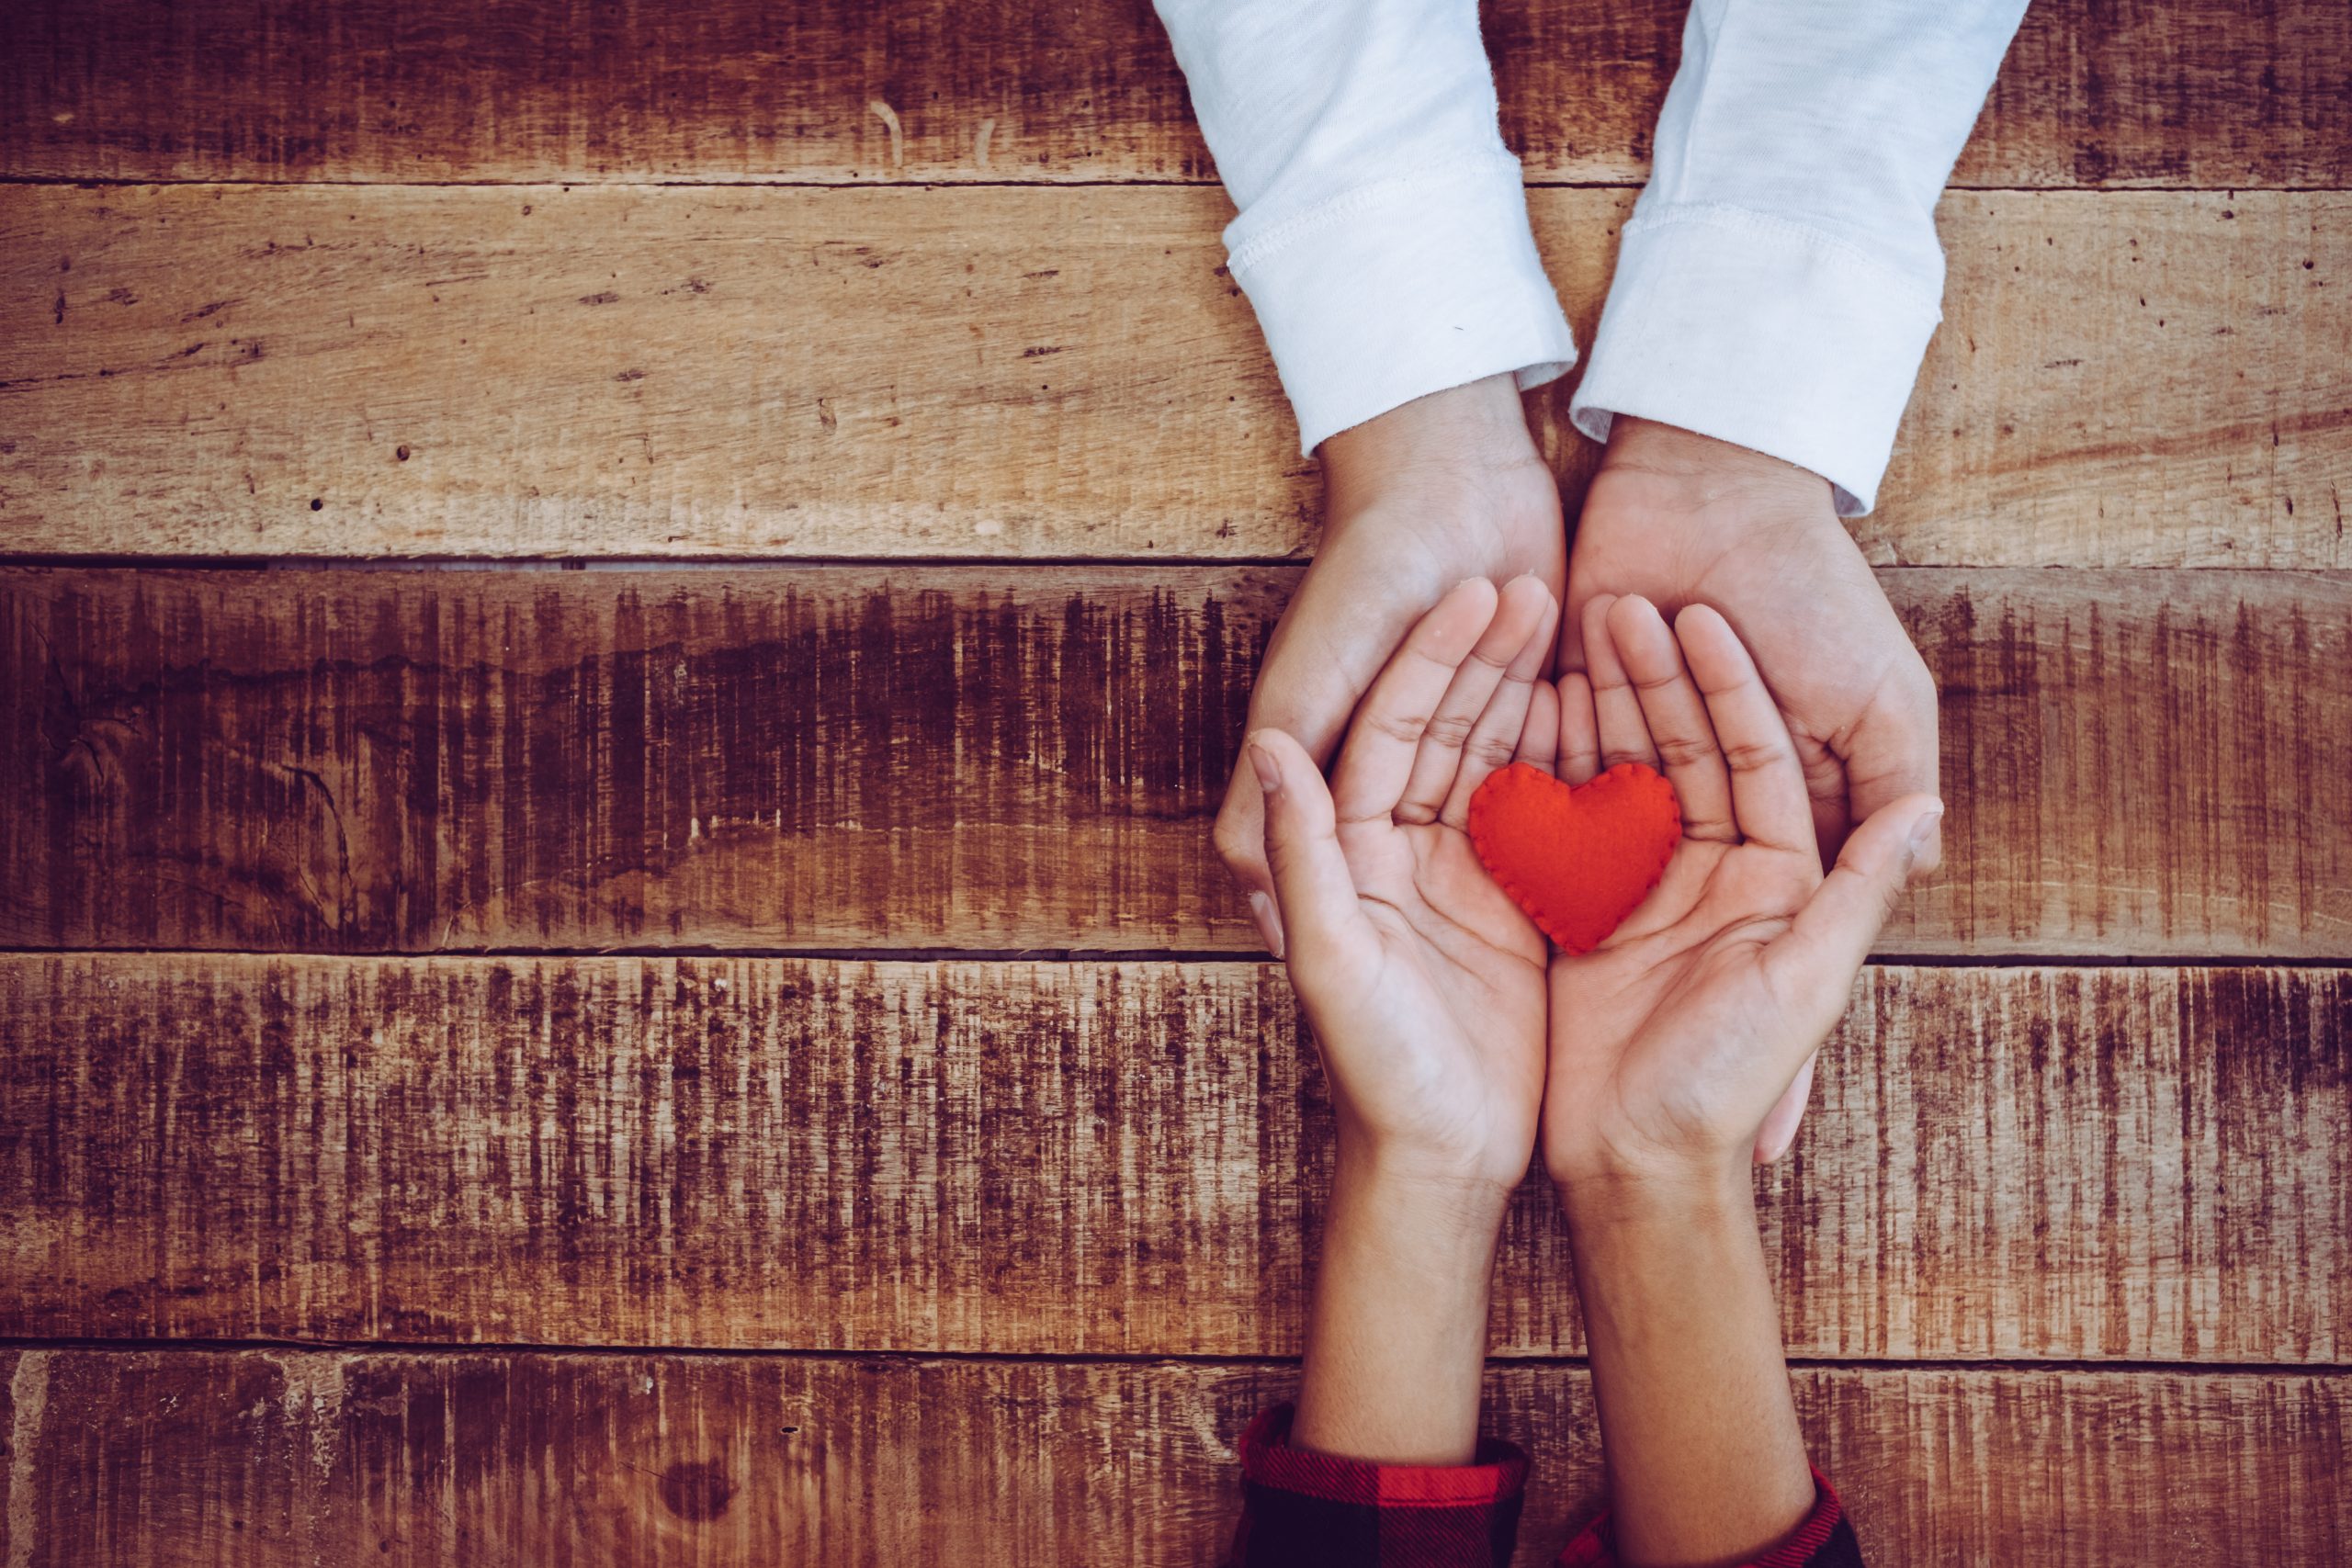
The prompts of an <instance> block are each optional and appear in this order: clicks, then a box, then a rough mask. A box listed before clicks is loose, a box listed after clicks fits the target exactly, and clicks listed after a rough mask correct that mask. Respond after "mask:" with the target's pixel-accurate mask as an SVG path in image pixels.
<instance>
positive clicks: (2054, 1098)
mask: <svg viewBox="0 0 2352 1568" xmlns="http://www.w3.org/2000/svg"><path fill="white" fill-rule="evenodd" d="M0 1045H5V1052H0V1104H5V1105H6V1107H7V1111H6V1118H5V1122H0V1213H6V1214H8V1215H10V1216H11V1218H10V1221H9V1223H8V1224H7V1226H6V1228H5V1229H0V1334H5V1335H6V1336H7V1337H64V1338H118V1339H119V1338H149V1337H153V1338H174V1339H179V1338H226V1339H266V1340H313V1341H316V1340H330V1341H369V1340H386V1339H389V1340H394V1341H401V1342H409V1343H416V1342H434V1341H448V1342H458V1343H468V1342H481V1341H504V1342H514V1341H521V1342H527V1343H542V1344H566V1345H615V1346H628V1345H666V1346H699V1347H712V1348H745V1347H761V1348H780V1349H832V1350H877V1349H878V1350H954V1351H959V1352H964V1351H968V1352H990V1353H1011V1354H1074V1353H1081V1352H1085V1353H1115V1354H1126V1355H1135V1354H1142V1355H1177V1354H1181V1355H1225V1356H1246V1355H1270V1354H1295V1353H1296V1351H1297V1348H1298V1344H1299V1338H1298V1336H1299V1332H1300V1327H1301V1323H1300V1315H1299V1314H1300V1311H1301V1307H1302V1303H1304V1301H1305V1299H1306V1281H1307V1280H1308V1278H1309V1273H1310V1269H1309V1262H1310V1258H1309V1254H1310V1251H1311V1238H1312V1237H1313V1236H1314V1235H1317V1233H1318V1231H1319V1226H1320V1220H1319V1213H1320V1204H1321V1201H1322V1194H1323V1192H1324V1190H1325V1189H1326V1186H1327V1183H1328V1180H1329V1156H1330V1150H1329V1111H1328V1108H1327V1107H1326V1106H1325V1104H1324V1102H1323V1092H1322V1087H1321V1082H1320V1078H1319V1076H1318V1075H1317V1073H1316V1072H1315V1071H1314V1070H1313V1068H1312V1066H1309V1065H1308V1064H1309V1063H1310V1062H1311V1058H1312V1055H1313V1054H1312V1052H1311V1051H1309V1050H1307V1049H1306V1042H1305V1040H1304V1038H1303V1036H1302V1034H1301V1032H1300V1031H1299V1028H1298V1025H1297V1020H1296V1015H1295V1010H1294V1007H1293V1004H1292V1001H1291V998H1290V993H1289V988H1288V987H1287V986H1286V985H1285V983H1284V982H1283V979H1282V976H1281V973H1280V971H1279V970H1276V969H1274V968H1272V967H1271V966H1268V967H1262V968H1261V967H1259V966H1256V965H1243V964H1042V965H1037V964H944V965H936V966H933V965H918V964H864V963H859V964H846V963H831V962H820V963H809V962H801V961H777V960H723V959H688V960H680V961H651V960H639V959H602V960H560V961H558V960H537V961H529V960H464V961H459V960H405V961H396V962H377V961H360V962H354V961H351V960H343V959H296V960H266V959H260V958H249V957H225V958H224V957H211V956H197V955H157V954H135V955H122V956H115V957H99V956H90V955H76V956H73V957H62V958H37V957H25V956H19V957H14V958H9V959H6V960H0ZM2347 1066H2352V976H2347V975H2346V973H2345V972H2343V971H2335V970H2321V971H2308V970H2267V969H2224V970H2189V971H2175V970H2154V969H2122V970H2117V969H2093V970H2079V969H2000V970H1982V969H1947V968H1924V969H1912V968H1898V969H1873V970H1871V971H1868V972H1867V973H1866V975H1865V976H1864V978H1863V979H1862V981H1861V982H1860V986H1859V987H1858V989H1857V997H1856V1008H1855V1010H1854V1011H1853V1013H1852V1014H1851V1015H1850V1017H1849V1021H1848V1022H1847V1024H1846V1026H1845V1027H1844V1029H1843V1031H1842V1032H1840V1034H1839V1035H1838V1037H1837V1039H1836V1040H1835V1041H1834V1042H1833V1043H1832V1044H1831V1046H1830V1048H1829V1054H1828V1055H1827V1056H1826V1059H1825V1065H1824V1066H1823V1069H1822V1072H1821V1075H1820V1085H1819V1088H1818V1089H1817V1091H1816V1102H1815V1107H1814V1111H1813V1113H1812V1116H1811V1117H1810V1119H1809V1120H1808V1122H1807V1125H1806V1130H1805V1133H1804V1138H1803V1141H1802V1142H1801V1143H1800V1145H1799V1152H1798V1155H1797V1157H1796V1158H1795V1159H1794V1160H1793V1161H1792V1163H1791V1164H1790V1165H1789V1166H1788V1167H1786V1168H1783V1169H1781V1170H1777V1171H1774V1172H1771V1173H1770V1174H1769V1175H1767V1176H1766V1177H1764V1178H1763V1179H1761V1182H1760V1193H1761V1198H1762V1202H1763V1213H1764V1214H1765V1218H1766V1231H1767V1244H1768V1247H1769V1249H1770V1254H1771V1256H1772V1257H1773V1258H1775V1259H1776V1263H1777V1267H1778V1269H1779V1272H1780V1275H1781V1293H1782V1300H1783V1303H1784V1307H1785V1312H1784V1318H1785V1323H1784V1328H1785V1332H1786V1334H1787V1337H1788V1340H1789V1343H1790V1345H1791V1346H1792V1348H1793V1349H1794V1350H1795V1351H1796V1352H1797V1353H1799V1354H1804V1355H1811V1356H1830V1357H1837V1356H1849V1357H1866V1358H1871V1359H1890V1358H1897V1357H1901V1358H1976V1359H1982V1358H1990V1357H1999V1358H2008V1359H2018V1358H2029V1359H2052V1358H2055V1359H2070V1360H2091V1359H2162V1360H2171V1361H2192V1360H2203V1361H2218V1362H2257V1361H2259V1362H2278V1363H2288V1362H2310V1363H2326V1362H2334V1361H2341V1360H2343V1359H2345V1358H2346V1350H2347V1348H2352V1346H2347V1343H2346V1337H2345V1336H2346V1325H2352V1173H2347V1172H2346V1169H2345V1167H2344V1163H2343V1160H2342V1157H2341V1133H2342V1129H2343V1127H2344V1126H2345V1125H2346V1121H2347V1117H2352V1099H2348V1096H2347V1086H2346V1069H2347ZM1571 1278H1572V1265H1571V1261H1570V1259H1569V1257H1568V1254H1567V1249H1566V1245H1565V1238H1564V1236H1563V1235H1562V1232H1561V1226H1560V1224H1559V1220H1558V1216H1557V1213H1555V1207H1554V1202H1553V1199H1552V1196H1551V1192H1550V1189H1549V1187H1548V1185H1547V1184H1545V1183H1544V1182H1542V1181H1540V1180H1538V1181H1534V1182H1532V1183H1531V1184H1530V1185H1529V1187H1528V1188H1527V1189H1526V1190H1524V1191H1522V1192H1521V1194H1520V1198H1519V1201H1518V1203H1517V1206H1516V1207H1515V1209H1514V1210H1513V1212H1512V1215H1511V1219H1510V1231H1509V1239H1508V1243H1507V1245H1506V1247H1505V1248H1504V1261H1503V1264H1502V1269H1501V1273H1500V1276H1499V1278H1498V1284H1497V1295H1496V1307H1495V1314H1494V1323H1493V1335H1492V1338H1493V1344H1494V1346H1495V1351H1496V1354H1498V1356H1527V1355H1547V1354H1555V1353H1559V1352H1569V1351H1575V1350H1577V1349H1579V1348H1581V1345H1582V1339H1581V1331H1580V1329H1579V1328H1578V1326H1577V1314H1576V1311H1575V1307H1574V1301H1573V1294H1572V1292H1571V1289H1570V1280H1571Z"/></svg>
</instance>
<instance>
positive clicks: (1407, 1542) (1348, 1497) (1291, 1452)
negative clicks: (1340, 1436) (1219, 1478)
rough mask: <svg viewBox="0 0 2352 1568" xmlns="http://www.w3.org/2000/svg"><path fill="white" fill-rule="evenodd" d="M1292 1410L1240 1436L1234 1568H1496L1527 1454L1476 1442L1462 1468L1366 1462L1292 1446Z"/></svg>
mask: <svg viewBox="0 0 2352 1568" xmlns="http://www.w3.org/2000/svg"><path fill="white" fill-rule="evenodd" d="M1290 1421H1291V1406H1289V1405H1287V1404H1278V1405H1276V1406H1275V1407H1274V1408H1273V1409H1272V1410H1269V1411H1267V1412H1266V1413H1265V1414H1264V1415H1262V1416H1259V1417H1258V1419H1257V1420H1255V1421H1253V1422H1251V1423H1250V1429H1249V1430H1248V1431H1247V1432H1245V1433H1243V1434H1242V1437H1241V1483H1242V1492H1243V1495H1244V1498H1245V1506H1244V1507H1243V1510H1242V1515H1241V1529H1240V1531H1239V1532H1238V1535H1237V1536H1236V1537H1235V1539H1234V1543H1233V1558H1232V1562H1233V1563H1234V1565H1235V1568H1272V1565H1273V1564H1277V1563H1279V1564H1282V1565H1283V1568H1499V1565H1500V1564H1503V1563H1506V1562H1510V1553H1511V1547H1512V1545H1513V1543H1514V1542H1515V1541H1516V1540H1518V1537H1519V1507H1520V1494H1521V1492H1522V1491H1523V1490H1524V1489H1525V1487H1526V1485H1527V1456H1526V1455H1525V1454H1524V1453H1522V1452H1521V1451H1520V1450H1518V1449H1517V1448H1515V1447H1514V1446H1512V1445H1511V1444H1510V1443H1504V1442H1497V1441H1493V1440H1491V1439H1489V1440H1487V1441H1483V1442H1481V1443H1480V1444H1479V1445H1478V1452H1477V1458H1476V1461H1475V1462H1473V1463H1470V1464H1466V1465H1394V1464H1366V1463H1364V1462H1363V1461H1358V1460H1346V1459H1338V1458H1335V1457H1333V1456H1332V1455H1329V1454H1318V1453H1311V1452H1308V1451H1307V1450H1304V1449H1295V1448H1292V1447H1291V1446H1290V1444H1289V1438H1290Z"/></svg>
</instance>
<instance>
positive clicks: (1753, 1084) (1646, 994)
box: [1544, 596, 1943, 1190]
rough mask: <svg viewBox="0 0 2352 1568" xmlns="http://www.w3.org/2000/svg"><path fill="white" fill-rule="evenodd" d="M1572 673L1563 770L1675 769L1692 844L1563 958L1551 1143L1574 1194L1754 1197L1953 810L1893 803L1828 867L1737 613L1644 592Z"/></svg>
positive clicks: (1566, 683)
mask: <svg viewBox="0 0 2352 1568" xmlns="http://www.w3.org/2000/svg"><path fill="white" fill-rule="evenodd" d="M1583 635H1584V654H1585V659H1586V662H1587V666H1588V671H1587V673H1586V674H1582V675H1578V674H1571V675H1568V676H1566V677H1563V678H1562V681H1561V683H1560V703H1559V706H1560V725H1559V740H1558V753H1559V757H1560V764H1559V772H1560V774H1561V776H1562V777H1563V778H1565V779H1566V780H1567V782H1568V783H1570V784H1578V783H1581V782H1582V781H1583V779H1584V778H1586V777H1589V776H1590V774H1591V773H1592V772H1593V771H1595V770H1596V769H1599V768H1605V767H1611V766H1614V765H1615V764H1617V763H1619V762H1626V761H1636V762H1645V763H1648V764H1649V765H1651V766H1653V767H1661V768H1662V769H1663V771H1664V773H1665V774H1666V776H1667V778H1668V781H1669V782H1670V783H1672V784H1673V785H1674V790H1675V795H1676V796H1677V798H1678V799H1679V801H1680V803H1681V809H1682V833H1683V836H1682V841H1681V842H1680V843H1679V845H1677V846H1676V848H1675V851H1674V854H1673V858H1672V859H1671V860H1669V861H1668V863H1667V868H1666V874H1665V875H1664V877H1663V878H1662V879H1661V880H1660V881H1659V883H1658V886H1657V888H1656V889H1655V890H1654V891H1653V892H1652V893H1651V894H1650V896H1649V897H1648V898H1647V899H1645V901H1644V902H1643V903H1642V905H1641V907H1640V908H1637V909H1635V910H1634V913H1633V914H1632V915H1631V916H1630V917H1629V918H1628V919H1626V921H1625V923H1624V924H1623V925H1622V926H1620V927H1619V928H1618V929H1617V930H1616V931H1614V932H1612V933H1611V935H1610V936H1609V937H1608V938H1606V939H1605V940H1604V941H1602V942H1601V943H1600V945H1599V946H1598V947H1596V948H1594V949H1593V950H1592V951H1591V952H1589V953H1581V954H1573V955H1571V954H1561V955H1559V956H1556V957H1555V958H1554V959H1553V960H1552V966H1551V1024H1550V1037H1551V1069H1550V1081H1549V1089H1548V1091H1547V1095H1546V1099H1545V1101H1544V1159H1545V1163H1546V1164H1547V1166H1548V1167H1549V1168H1550V1170H1551V1172H1552V1175H1553V1177H1554V1179H1555V1180H1557V1181H1558V1182H1560V1183H1561V1184H1562V1186H1563V1187H1564V1188H1566V1189H1568V1190H1575V1189H1577V1188H1579V1187H1606V1186H1609V1185H1612V1184H1620V1183H1624V1182H1627V1181H1634V1182H1640V1183H1645V1184H1654V1183H1658V1182H1664V1183H1668V1184H1686V1185H1690V1186H1693V1187H1704V1188H1709V1189H1722V1188H1724V1187H1725V1186H1726V1185H1727V1184H1729V1185H1736V1186H1737V1187H1739V1188H1741V1189H1744V1188H1745V1185H1746V1182H1747V1165H1748V1160H1749V1156H1750V1152H1751V1150H1752V1149H1753V1147H1754V1145H1755V1143H1756V1139H1757V1136H1758V1129H1759V1128H1761V1126H1762V1125H1763V1123H1764V1121H1765V1119H1766V1117H1767V1115H1768V1114H1770V1112H1771V1111H1772V1110H1773V1108H1774V1107H1775V1105H1776V1103H1777V1102H1778V1101H1779V1100H1781V1096H1782V1095H1783V1094H1784V1093H1785V1092H1786V1091H1787V1089H1789V1087H1790V1086H1791V1084H1792V1082H1793V1081H1794V1080H1795V1078H1796V1077H1797V1076H1798V1074H1799V1072H1800V1070H1801V1069H1802V1068H1803V1067H1804V1066H1805V1065H1806V1064H1808V1063H1809V1062H1810V1061H1811V1060H1812V1056H1813V1054H1814V1053H1815V1051H1816V1050H1818V1049H1819V1047H1820V1044H1821V1042H1822V1040H1823V1038H1824V1037H1825V1036H1826V1034H1827V1033H1828V1032H1829V1030H1830V1029H1831V1027H1832V1026H1833V1025H1835V1024H1836V1022H1837V1021H1838V1018H1839V1016H1840V1015H1842V1014H1843V1013H1844V1012H1845V1010H1846V1007H1847V1004H1848V1002H1849V999H1850V993H1851V990H1852V987H1853V982H1854V976H1855V975H1856V974H1857V973H1858V972H1859V971H1860V968H1861V965H1862V961H1863V960H1864V959H1865V958H1866V957H1867V956H1868V955H1869V953H1870V949H1871V942H1874V941H1875V940H1876V939H1877V936H1878V932H1879V928H1880V927H1881V926H1882V925H1883V924H1884V922H1885V920H1886V917H1887V915H1888V913H1889V912H1890V911H1891V910H1892V909H1893V908H1894V903H1895V901H1896V899H1897V898H1898V897H1900V896H1901V894H1902V892H1903V889H1904V886H1905V883H1906V881H1907V880H1908V878H1909V875H1910V874H1911V871H1912V869H1913V867H1914V866H1915V864H1916V863H1917V861H1918V860H1919V858H1920V857H1921V856H1922V855H1923V854H1924V853H1926V852H1927V850H1928V845H1929V843H1930V841H1931V840H1932V838H1933V836H1934V832H1935V827H1936V821H1937V818H1939V816H1940V814H1941V812H1942V809H1943V808H1942V805H1941V803H1940V802H1939V801H1937V800H1936V799H1935V798H1934V797H1933V796H1932V795H1904V796H1901V797H1899V798H1898V799H1895V800H1894V801H1890V802H1888V803H1887V804H1886V805H1884V806H1883V807H1880V808H1879V809H1878V810H1877V811H1876V812H1874V813H1873V814H1872V815H1871V817H1869V818H1867V819H1865V820H1864V821H1863V823H1862V824H1861V825H1860V827H1859V828H1858V829H1856V830H1855V831H1854V832H1853V833H1852V834H1850V835H1849V837H1848V838H1847V840H1846V843H1845V846H1844V849H1843V851H1842V852H1841V853H1840V854H1839V856H1838V864H1837V866H1836V868H1835V869H1834V870H1833V871H1831V872H1830V873H1829V874H1828V875H1827V877H1826V878H1825V877H1824V876H1823V874H1822V870H1821V859H1820V852H1819V850H1818V849H1817V847H1816V840H1815V836H1814V818H1813V815H1812V813H1811V811H1810V810H1809V809H1808V804H1807V796H1806V792H1805V779H1804V772H1803V769H1802V767H1801V765H1800V761H1799V757H1798V752H1797V750H1796V748H1795V746H1794V744H1793V743H1792V740H1791V738H1790V734H1789V730H1788V728H1787V726H1786V725H1785V724H1784V723H1783V722H1782V718H1781V710H1780V709H1779V708H1778V707H1777V706H1776V705H1774V703H1773V700H1772V694H1771V693H1770V691H1768V690H1767V689H1766V687H1765V685H1764V682H1763V681H1762V679H1761V678H1760V677H1759V675H1758V671H1757V668H1756V665H1755V664H1754V662H1753V661H1752V660H1750V659H1749V657H1748V655H1747V649H1744V648H1743V647H1742V646H1741V645H1740V641H1739V639H1738V637H1736V636H1734V635H1733V633H1732V629H1731V627H1730V626H1729V625H1728V624H1727V623H1726V622H1725V621H1724V618H1723V617H1722V616H1721V615H1717V614H1716V613H1715V612H1714V611H1713V609H1711V608H1709V607H1707V606H1705V605H1693V606H1691V607H1690V608H1688V609H1685V610H1684V611H1683V612H1682V614H1681V615H1679V617H1677V619H1676V622H1675V625H1674V626H1673V627H1671V628H1669V627H1668V625H1667V623H1666V621H1665V619H1664V618H1663V617H1662V616H1661V615H1659V614H1658V611H1657V608H1656V607H1655V606H1653V605H1652V604H1650V603H1649V602H1648V601H1647V600H1645V599H1641V598H1638V597H1634V596H1628V597H1625V598H1621V599H1611V598H1606V597H1603V598H1598V599H1595V600H1593V601H1591V602H1590V603H1589V604H1588V605H1587V606H1586V610H1585V621H1584V627H1583Z"/></svg>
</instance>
